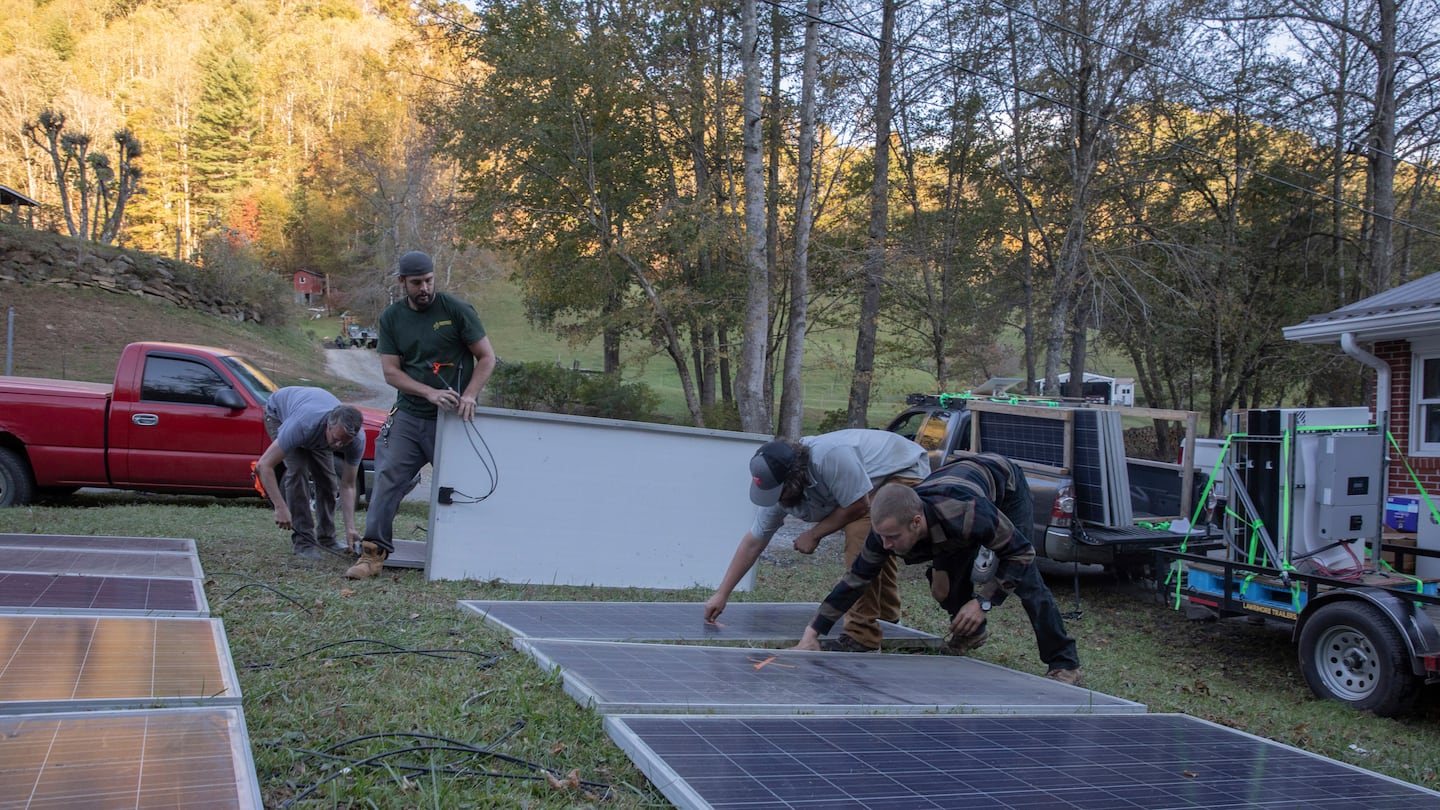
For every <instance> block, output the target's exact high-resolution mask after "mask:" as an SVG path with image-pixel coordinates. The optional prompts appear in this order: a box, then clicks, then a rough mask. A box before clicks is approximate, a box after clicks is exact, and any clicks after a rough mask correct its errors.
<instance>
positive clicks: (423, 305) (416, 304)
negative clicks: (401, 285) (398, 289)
mask: <svg viewBox="0 0 1440 810" xmlns="http://www.w3.org/2000/svg"><path fill="white" fill-rule="evenodd" d="M406 300H408V301H409V302H410V308H411V309H413V310H415V311H416V312H424V311H425V310H427V309H429V308H430V305H431V304H434V303H435V294H434V293H415V294H414V295H409V296H406Z"/></svg>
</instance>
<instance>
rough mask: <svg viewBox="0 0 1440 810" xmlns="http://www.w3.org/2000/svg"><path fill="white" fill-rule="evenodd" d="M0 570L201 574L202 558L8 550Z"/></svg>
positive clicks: (156, 553)
mask: <svg viewBox="0 0 1440 810" xmlns="http://www.w3.org/2000/svg"><path fill="white" fill-rule="evenodd" d="M0 566H3V568H0V570H5V571H16V572H30V573H40V574H94V575H108V576H133V577H199V576H201V571H200V560H199V559H198V558H197V557H196V556H195V555H194V554H191V553H185V552H176V551H114V550H96V549H62V548H19V547H10V548H7V549H6V552H5V554H4V559H3V560H0Z"/></svg>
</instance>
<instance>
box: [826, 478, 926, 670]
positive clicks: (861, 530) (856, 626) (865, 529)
mask: <svg viewBox="0 0 1440 810" xmlns="http://www.w3.org/2000/svg"><path fill="white" fill-rule="evenodd" d="M920 480H921V479H919V478H905V477H902V476H891V477H890V478H887V479H885V480H884V481H883V482H881V483H882V485H883V484H904V485H905V486H907V487H913V486H915V485H916V484H918V483H920ZM877 489H878V487H877ZM870 494H871V495H872V496H873V495H874V494H875V493H874V492H871V493H870ZM869 534H870V514H869V513H868V512H867V513H866V514H865V517H863V518H860V519H859V520H854V521H851V522H849V523H847V524H845V570H846V571H849V570H850V566H852V565H854V564H855V558H856V557H859V556H860V550H861V549H862V548H864V547H865V538H866V537H867V536H869ZM881 621H886V622H898V621H900V588H899V586H898V584H897V583H896V563H895V558H894V557H893V556H892V557H887V558H886V560H885V567H884V568H882V569H880V576H878V577H876V578H875V580H874V581H873V582H871V583H870V587H868V588H866V589H865V594H864V595H863V596H861V597H860V599H859V600H858V601H857V602H856V603H855V604H854V605H852V606H851V607H850V612H849V613H846V614H845V635H847V636H849V637H850V638H852V639H854V640H855V641H856V642H858V643H860V644H863V645H865V646H866V647H879V646H880V638H881V633H880V622H881Z"/></svg>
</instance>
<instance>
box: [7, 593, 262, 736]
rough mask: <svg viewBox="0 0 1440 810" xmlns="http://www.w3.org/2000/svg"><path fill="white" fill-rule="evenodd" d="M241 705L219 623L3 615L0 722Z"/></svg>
mask: <svg viewBox="0 0 1440 810" xmlns="http://www.w3.org/2000/svg"><path fill="white" fill-rule="evenodd" d="M240 701H241V694H240V680H239V678H238V676H237V675H236V673H235V665H234V662H233V660H232V659H231V657H230V646H229V643H228V642H227V640H226V637H225V627H224V625H223V624H222V623H221V621H220V620H219V619H191V618H149V617H138V616H74V615H71V616H66V615H48V614H26V615H0V714H23V713H32V712H42V711H75V710H78V709H127V708H148V707H156V706H165V707H168V706H189V705H207V706H229V705H239V704H240Z"/></svg>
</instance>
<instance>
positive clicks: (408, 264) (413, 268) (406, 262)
mask: <svg viewBox="0 0 1440 810" xmlns="http://www.w3.org/2000/svg"><path fill="white" fill-rule="evenodd" d="M433 272H435V262H434V261H432V260H431V259H430V254H428V253H424V252H422V251H419V250H412V251H410V252H409V253H405V254H402V255H401V256H400V260H399V261H397V262H395V275H397V276H399V277H401V278H404V277H406V276H423V275H425V274H427V273H433Z"/></svg>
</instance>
